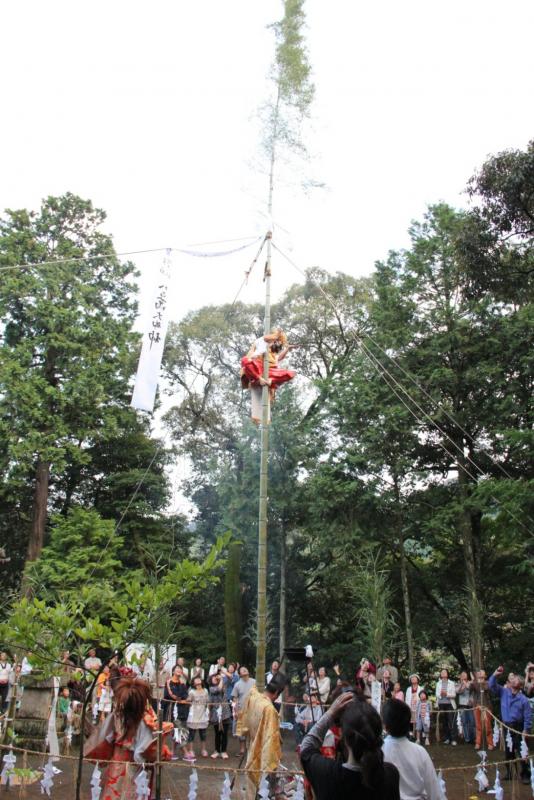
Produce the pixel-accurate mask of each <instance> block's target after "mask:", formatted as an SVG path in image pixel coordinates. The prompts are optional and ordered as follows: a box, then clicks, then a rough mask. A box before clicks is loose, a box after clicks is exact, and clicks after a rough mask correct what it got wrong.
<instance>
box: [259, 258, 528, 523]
mask: <svg viewBox="0 0 534 800" xmlns="http://www.w3.org/2000/svg"><path fill="white" fill-rule="evenodd" d="M272 246H273V247H274V249H275V250H276V251H277V252H278V253H280V255H281V256H282V257H283V258H285V260H286V261H287V262H288V263H289V264H290V265H291V266H292V267H293V268H294V269H295V270H296V271H297V272H298V273H299V274H300V275H302V276H303V277H304V278H305V279H306V280H309V276H308V275H307V274H306V272H304V270H302V269H301V268H300V267H299V266H298V265H297V264H296V263H295V262H294V261H293V259H291V258H290V257H289V256H288V255H286V253H284V252H283V251H282V250H281V249H280V248H279V247H277V245H276V244H275V243H274V242H273V243H272ZM311 280H312V282H313V283H314V284H315V286H316V287H317V288H318V289H319V291H320V292H321V294H322V295H323V296H324V297H325V299H326V300H327V302H328V303H329V305H330V306H331V307H332V309H333V311H334V313H335V314H336V316H338V309H337V306H336V304H335V303H334V301H333V300H332V298H331V297H330V295H329V294H328V293H327V292H326V291H325V290H324V289H323V287H322V286H321V285H320V284H319V283H318V282H317V281H314V280H313V279H311ZM349 335H350V336H351V337H352V338H353V339H354V341H355V342H356V343H357V344H358V345H359V347H360V348H361V350H362V351H363V353H364V354H365V355H366V356H367V358H368V360H369V361H371V363H372V364H373V366H374V367H375V369H376V370H377V372H378V373H379V375H380V376H381V377H382V378H383V380H385V382H386V383H387V385H388V386H389V388H390V389H391V390H392V391H393V392H394V393H395V395H396V397H397V398H398V399H399V401H400V402H401V403H402V405H403V406H404V407H405V408H406V409H407V410H408V411H409V412H410V414H411V415H412V416H413V417H414V418H415V419H416V420H417V421H418V422H419V423H421V421H422V420H421V418H420V417H418V416H417V414H416V413H415V412H414V410H413V408H411V407H410V406H409V405H408V404H407V403H406V402H405V401H404V399H403V398H402V397H401V396H400V395H399V394H398V393H397V392H396V391H395V389H394V387H393V386H392V385H391V384H392V383H393V384H394V385H395V386H397V387H398V388H399V390H400V391H401V392H403V393H404V395H405V396H406V397H407V398H408V399H409V400H410V402H411V403H413V405H414V406H415V407H416V408H417V409H418V411H419V412H420V414H422V415H423V417H424V418H425V419H427V420H428V421H429V422H430V424H431V425H433V426H434V428H435V429H436V430H437V431H439V433H440V434H441V435H442V436H443V437H445V438H446V439H447V440H448V441H449V442H450V443H451V444H452V445H453V447H454V448H456V450H457V451H458V452H459V454H460V455H461V456H462V458H465V459H466V461H468V462H469V463H470V464H471V465H472V466H473V467H474V468H475V469H476V470H477V471H478V472H479V474H480V475H481V476H486V475H488V473H487V472H485V471H484V470H483V469H482V468H481V467H479V466H478V464H477V463H476V462H475V461H473V459H472V458H471V457H470V456H469V455H467V456H466V455H465V454H464V451H463V448H461V447H460V446H459V445H458V444H457V443H456V442H455V441H454V439H452V438H451V437H450V436H449V435H448V434H447V433H446V432H445V431H444V430H443V429H442V428H441V427H440V426H439V425H438V423H437V422H436V421H435V420H434V419H433V418H432V417H431V416H430V415H429V414H428V413H427V412H426V411H425V410H424V408H422V406H420V405H419V403H418V402H417V401H416V400H415V399H414V398H413V397H412V396H411V395H410V394H409V393H408V391H407V390H406V389H405V388H404V387H403V386H402V385H401V384H400V383H399V381H398V380H397V379H396V378H395V376H394V375H392V374H391V373H390V372H389V370H388V369H387V368H386V367H385V366H384V364H382V363H381V362H380V361H379V360H378V358H377V357H376V356H375V354H374V353H373V352H372V351H371V350H370V349H369V348H368V347H367V345H366V344H365V341H364V340H363V338H362V336H361V335H360V334H359V333H358V332H357V331H349ZM365 336H366V338H367V339H368V340H369V341H371V342H372V343H373V344H374V345H375V346H376V347H377V348H378V349H379V350H380V351H381V352H382V353H383V354H384V355H385V356H386V357H387V358H388V359H390V361H392V362H393V363H394V364H395V365H396V366H397V367H398V368H399V369H401V370H402V371H403V372H404V373H405V374H406V375H407V376H408V377H409V378H410V380H412V382H413V383H414V384H415V386H416V387H417V388H418V389H419V390H420V391H421V392H422V393H423V394H425V395H426V396H427V397H429V398H430V399H431V400H432V402H433V403H434V405H435V406H436V407H437V409H438V410H440V411H442V412H443V413H444V414H446V415H447V416H448V417H449V419H450V420H451V421H452V422H453V423H454V424H455V425H456V426H457V427H458V429H459V430H462V431H463V429H462V428H461V426H460V425H459V423H457V422H456V420H455V419H454V417H452V416H451V415H450V414H448V412H446V410H445V409H444V408H443V407H442V406H441V405H439V404H438V403H437V402H436V401H435V400H434V399H433V398H432V397H431V395H429V394H428V392H426V390H424V389H423V388H422V387H421V386H420V385H419V384H418V382H417V381H416V379H415V378H414V377H413V376H411V375H410V373H408V372H407V371H406V370H404V369H403V368H402V366H401V365H400V364H398V362H397V361H396V360H395V359H394V358H393V357H392V356H390V355H389V354H388V353H387V352H386V351H385V350H384V349H383V348H382V347H381V346H380V344H378V343H377V342H376V341H375V340H374V339H373V338H372V337H371V336H370V335H369V334H365ZM386 376H387V379H386ZM438 445H439V446H440V447H441V448H442V450H443V451H444V452H445V453H446V454H447V455H448V456H450V457H451V458H452V460H453V461H455V462H456V464H457V466H458V468H461V469H462V470H463V471H464V472H465V474H466V475H467V476H468V477H470V478H471V480H472V481H473V482H475V483H476V479H475V477H474V475H472V474H471V472H469V470H468V469H467V467H466V466H465V465H464V464H463V463H460V462H459V461H458V459H457V457H455V456H453V454H452V453H451V452H450V451H449V450H448V449H447V448H446V447H445V446H444V444H443V443H441V442H438ZM483 452H486V451H484V450H483ZM488 455H490V454H488ZM490 457H491V458H492V461H493V462H494V463H495V464H496V465H497V466H500V465H499V462H496V461H495V459H494V458H493V456H491V455H490ZM491 497H492V500H493V501H494V502H496V503H497V504H498V505H499V504H500V502H499V500H498V499H497V498H496V497H495V496H494V495H492V496H491ZM501 505H502V504H501ZM503 507H504V508H505V510H506V512H507V513H508V514H509V515H510V516H511V517H512V519H514V520H515V521H516V522H517V523H518V524H519V525H520V526H521V527H523V528H524V529H525V530H526V531H527V533H528V534H529V535H530V536H532V537H534V533H533V532H532V531H531V530H530V529H529V528H528V527H527V526H526V525H524V523H523V522H522V521H521V520H520V519H519V518H518V517H516V516H515V515H514V513H513V512H512V511H510V509H508V508H507V507H506V506H503ZM529 519H530V517H529Z"/></svg>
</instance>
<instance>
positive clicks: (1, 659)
mask: <svg viewBox="0 0 534 800" xmlns="http://www.w3.org/2000/svg"><path fill="white" fill-rule="evenodd" d="M12 669H13V668H12V666H11V664H10V662H9V661H8V658H7V653H6V652H4V651H2V652H1V653H0V713H3V712H4V711H5V710H6V708H7V695H8V692H9V676H10V675H11V670H12Z"/></svg>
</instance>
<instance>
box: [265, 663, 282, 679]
mask: <svg viewBox="0 0 534 800" xmlns="http://www.w3.org/2000/svg"><path fill="white" fill-rule="evenodd" d="M279 672H280V662H279V661H278V659H277V658H275V660H274V661H273V663H272V664H271V669H270V671H269V672H268V673H267V674H266V676H265V685H266V686H267V684H269V683H271V681H272V680H273V678H274V679H276V677H277V676H278V673H279ZM275 682H276V681H275Z"/></svg>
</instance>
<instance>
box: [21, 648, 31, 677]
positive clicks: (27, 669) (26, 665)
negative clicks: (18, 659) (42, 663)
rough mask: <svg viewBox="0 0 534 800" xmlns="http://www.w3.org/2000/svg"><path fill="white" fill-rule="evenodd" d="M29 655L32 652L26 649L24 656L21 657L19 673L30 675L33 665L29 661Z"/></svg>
mask: <svg viewBox="0 0 534 800" xmlns="http://www.w3.org/2000/svg"><path fill="white" fill-rule="evenodd" d="M31 656H32V654H31V653H30V651H28V652H27V653H26V655H25V656H24V658H23V659H22V665H21V675H31V673H32V670H33V667H32V665H31V663H30V658H31Z"/></svg>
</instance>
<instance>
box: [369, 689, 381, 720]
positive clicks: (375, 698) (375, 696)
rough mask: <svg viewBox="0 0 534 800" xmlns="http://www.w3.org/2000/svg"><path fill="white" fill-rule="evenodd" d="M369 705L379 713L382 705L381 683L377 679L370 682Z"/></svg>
mask: <svg viewBox="0 0 534 800" xmlns="http://www.w3.org/2000/svg"><path fill="white" fill-rule="evenodd" d="M371 705H372V706H373V708H374V709H375V711H377V712H378V713H379V714H380V707H381V705H382V684H381V683H379V681H373V682H372V683H371Z"/></svg>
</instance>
